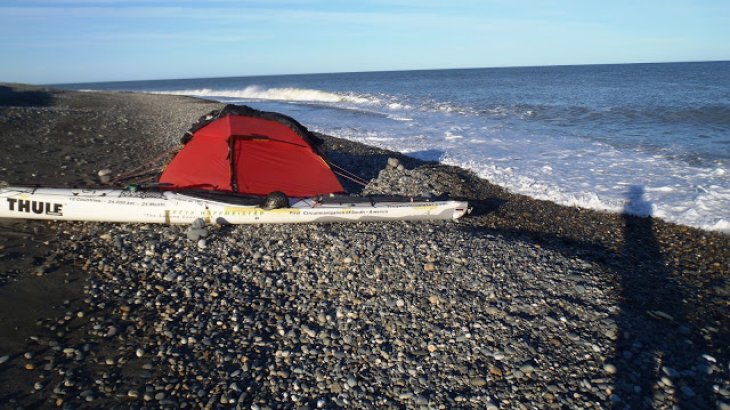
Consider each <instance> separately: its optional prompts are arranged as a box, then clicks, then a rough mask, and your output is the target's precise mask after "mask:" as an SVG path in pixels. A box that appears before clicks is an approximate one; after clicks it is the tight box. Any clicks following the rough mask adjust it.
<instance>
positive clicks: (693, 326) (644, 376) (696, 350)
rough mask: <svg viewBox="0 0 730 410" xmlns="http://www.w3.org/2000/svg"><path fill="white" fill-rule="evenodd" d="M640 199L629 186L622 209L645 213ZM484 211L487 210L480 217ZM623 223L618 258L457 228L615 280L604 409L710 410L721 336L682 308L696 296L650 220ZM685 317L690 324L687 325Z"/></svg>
mask: <svg viewBox="0 0 730 410" xmlns="http://www.w3.org/2000/svg"><path fill="white" fill-rule="evenodd" d="M643 193H644V190H643V187H640V186H635V187H632V188H631V189H630V192H629V193H628V199H629V204H628V205H627V208H628V207H629V206H630V207H631V208H632V209H633V210H637V209H645V210H647V212H646V213H647V214H648V213H650V210H651V204H649V203H648V202H646V201H645V200H644V199H643ZM480 202H484V201H476V202H475V205H477V204H479V203H480ZM482 206H485V205H484V204H482V205H481V206H480V205H477V209H479V208H481V207H482ZM497 206H500V205H497ZM488 211H489V207H488V206H486V207H485V209H483V210H481V212H488ZM623 220H624V231H623V234H624V246H623V249H622V250H621V251H618V252H617V251H616V250H613V249H609V248H607V247H606V246H604V245H603V244H601V243H598V242H590V241H580V240H576V239H573V238H569V237H564V236H561V235H556V234H552V233H547V232H540V231H531V230H527V229H519V228H514V229H503V228H484V227H480V226H465V227H463V228H462V229H464V230H466V231H469V232H471V233H472V234H475V235H480V234H484V233H490V234H496V235H501V236H503V237H505V238H507V239H510V240H519V241H524V242H529V243H535V244H539V246H540V247H541V248H544V249H548V250H552V251H555V252H559V253H561V254H562V255H563V256H565V257H568V258H580V259H582V260H585V261H587V262H592V263H596V264H598V265H600V266H602V267H603V268H604V269H605V270H606V271H608V272H613V273H615V274H616V278H617V279H618V280H619V285H620V286H619V287H618V288H619V292H620V293H619V300H618V301H617V305H618V306H617V307H618V311H617V313H616V314H615V316H614V320H615V322H616V325H617V328H618V334H617V335H616V336H615V337H616V339H615V340H614V341H613V343H614V346H615V354H614V356H613V357H609V358H607V361H606V363H608V364H611V365H613V366H615V374H613V376H609V377H612V378H613V380H614V389H613V392H614V394H615V396H614V397H613V398H612V401H613V403H612V404H613V406H612V407H615V408H656V407H664V406H667V404H669V407H672V405H671V404H675V405H676V406H677V408H690V409H691V408H712V407H713V406H714V405H715V404H716V403H715V402H716V399H715V395H714V393H713V387H712V386H713V384H715V383H716V380H714V377H713V376H712V369H711V368H712V365H713V364H714V362H715V361H716V362H717V365H719V366H722V365H723V364H724V363H727V362H728V360H730V357H728V355H727V351H726V340H724V339H723V338H724V336H723V335H724V334H725V332H726V330H723V329H719V331H717V330H716V331H715V333H714V334H713V333H712V332H709V331H708V329H712V328H713V326H714V324H713V319H714V318H712V317H702V316H700V317H699V318H698V315H697V314H696V312H694V310H695V309H697V307H695V306H694V305H691V303H690V302H687V300H686V299H688V297H689V296H690V293H689V292H696V291H697V290H695V289H690V288H686V286H684V287H683V286H682V285H681V284H680V283H679V282H678V280H677V279H675V277H674V276H673V275H674V274H676V273H673V272H672V270H671V269H670V268H669V267H668V266H667V264H666V263H665V260H664V257H663V255H662V251H661V246H660V244H659V242H658V240H657V237H656V235H655V232H654V229H653V219H652V218H651V217H639V216H632V215H627V214H624V215H623ZM693 313H694V314H693ZM689 317H692V318H694V321H693V322H690V321H689V320H688V319H689ZM705 355H710V356H712V357H709V358H708V357H707V356H705ZM604 371H605V373H609V374H610V373H611V371H610V370H609V371H606V370H605V369H604ZM599 373H600V374H597V375H596V377H599V378H600V377H605V376H604V375H605V373H602V372H601V370H599ZM670 403H671V404H670Z"/></svg>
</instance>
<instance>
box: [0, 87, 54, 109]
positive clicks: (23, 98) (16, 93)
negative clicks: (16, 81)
mask: <svg viewBox="0 0 730 410" xmlns="http://www.w3.org/2000/svg"><path fill="white" fill-rule="evenodd" d="M52 102H53V95H51V94H50V93H47V92H44V91H30V90H28V91H20V90H18V89H16V88H13V87H8V86H0V107H8V106H41V107H45V106H48V105H51V103H52Z"/></svg>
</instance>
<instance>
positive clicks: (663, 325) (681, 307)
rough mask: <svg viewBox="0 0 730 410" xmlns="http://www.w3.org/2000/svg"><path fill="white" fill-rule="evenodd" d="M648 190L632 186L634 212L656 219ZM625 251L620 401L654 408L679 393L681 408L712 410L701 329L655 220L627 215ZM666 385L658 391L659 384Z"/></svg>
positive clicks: (617, 358)
mask: <svg viewBox="0 0 730 410" xmlns="http://www.w3.org/2000/svg"><path fill="white" fill-rule="evenodd" d="M643 197H644V188H643V186H632V187H630V189H629V192H628V194H627V199H628V203H627V204H626V207H625V208H624V209H625V210H628V209H629V208H631V209H633V210H634V211H635V212H636V211H638V212H639V213H641V214H646V215H651V204H650V203H648V202H646V201H645V200H644V198H643ZM623 219H624V248H623V253H622V254H621V255H620V257H621V258H622V259H623V261H622V262H623V263H622V268H621V269H618V270H617V273H618V275H619V279H620V281H621V296H622V298H621V301H620V305H619V308H620V311H619V314H618V317H617V319H616V321H617V324H618V327H619V337H618V340H617V343H616V356H615V357H614V358H613V360H612V363H613V364H614V365H615V366H616V375H615V378H616V379H615V380H616V387H617V390H618V391H619V392H620V393H619V394H621V398H622V399H623V400H624V401H626V402H628V403H631V404H635V405H638V406H642V407H643V406H648V407H651V406H655V405H657V404H659V403H661V402H665V400H666V399H667V398H665V397H663V396H664V395H665V392H666V391H667V390H668V389H666V388H667V387H673V389H674V391H675V392H674V395H673V396H674V402H675V403H676V404H677V405H678V406H679V407H680V408H695V407H697V408H705V407H707V406H711V405H712V401H710V402H708V401H706V400H708V399H710V398H711V397H712V387H711V380H702V378H703V376H707V375H706V374H704V375H703V374H696V372H697V371H698V370H699V373H702V370H703V369H702V366H700V365H701V360H702V357H701V356H702V354H703V353H706V352H708V346H707V345H706V344H705V342H704V339H703V338H702V335H701V334H700V332H699V329H695V328H693V327H692V326H691V325H690V324H689V323H688V322H687V306H686V304H687V302H686V300H685V299H686V295H685V294H684V291H683V289H682V287H681V286H680V285H679V284H678V283H677V281H676V280H675V279H674V278H673V277H672V275H671V273H670V271H669V268H667V266H666V264H665V261H664V257H663V256H662V252H661V247H660V245H659V242H658V241H657V238H656V235H655V233H654V229H653V219H652V218H651V217H639V216H632V215H629V214H627V213H626V212H624V215H623ZM659 383H660V384H662V385H663V387H664V388H661V387H662V386H658V384H659Z"/></svg>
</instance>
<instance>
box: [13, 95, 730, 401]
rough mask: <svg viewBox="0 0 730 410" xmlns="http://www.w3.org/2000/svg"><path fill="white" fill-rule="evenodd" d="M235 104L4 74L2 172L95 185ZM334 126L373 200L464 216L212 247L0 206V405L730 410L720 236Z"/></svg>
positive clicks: (213, 231)
mask: <svg viewBox="0 0 730 410" xmlns="http://www.w3.org/2000/svg"><path fill="white" fill-rule="evenodd" d="M221 107H222V105H221V104H219V103H216V102H211V101H206V100H202V99H196V98H191V97H182V96H168V95H147V94H132V93H91V92H72V91H60V90H54V89H45V88H39V87H32V86H24V85H17V84H0V146H2V147H3V148H2V151H1V152H0V183H9V184H19V183H39V184H44V185H62V186H83V185H96V184H97V181H96V175H97V172H98V171H99V170H101V169H106V168H109V169H112V170H114V171H121V170H124V169H128V168H131V167H134V166H136V165H138V164H140V163H143V162H145V161H147V160H150V159H151V158H154V157H156V156H158V155H159V154H161V153H163V152H164V151H166V150H169V149H171V148H173V147H175V146H177V144H179V139H180V137H181V136H182V135H183V133H184V132H185V130H187V129H188V128H189V126H190V125H191V124H192V123H193V122H195V120H197V119H198V118H199V117H200V116H201V115H204V114H206V113H208V112H210V111H211V110H214V109H219V108H221ZM304 125H305V126H306V125H307V124H304ZM321 137H322V138H323V139H324V140H325V145H324V148H325V151H326V153H327V155H328V157H329V158H330V159H332V160H333V161H334V162H335V163H337V164H338V165H340V166H343V167H345V168H347V169H349V170H351V171H353V172H354V173H356V174H358V175H360V176H362V177H363V178H365V179H367V180H374V181H373V182H371V184H369V185H368V187H366V188H365V191H364V192H365V193H376V192H381V193H382V192H385V193H399V194H407V195H419V194H421V193H424V192H427V193H431V194H434V195H442V194H447V195H449V196H451V197H454V198H457V199H465V200H468V201H469V202H470V205H471V206H472V207H473V211H472V213H471V215H469V216H467V217H464V218H463V219H461V220H459V221H457V222H394V223H353V224H306V225H260V226H208V227H206V229H207V233H208V235H207V236H206V237H205V238H203V239H200V240H191V239H189V238H188V235H187V232H188V230H189V227H187V226H165V225H142V224H103V223H102V224H97V223H71V222H39V221H20V220H1V221H0V404H1V405H0V407H3V408H64V409H74V408H134V409H137V408H206V409H214V408H246V409H249V408H250V409H279V408H302V409H310V408H325V409H330V408H409V409H410V408H419V409H421V408H423V409H452V408H478V409H533V408H556V409H557V408H595V409H603V408H617V409H623V408H632V409H639V408H658V409H671V408H690V409H691V408H698V409H705V408H707V409H715V408H716V409H723V410H727V409H730V343H728V341H729V340H730V236H728V235H727V234H723V233H719V232H708V231H703V230H699V229H695V228H689V227H685V226H681V225H675V224H670V223H667V222H663V221H661V220H658V219H652V218H642V217H636V216H627V215H621V214H611V213H602V212H598V211H592V210H586V209H581V208H575V207H565V206H560V205H557V204H554V203H551V202H547V201H538V200H534V199H531V198H528V197H526V196H521V195H515V194H511V193H509V192H507V191H505V190H504V189H502V188H500V187H498V186H496V185H493V184H491V183H490V182H489V181H486V180H483V179H480V178H478V177H477V176H475V175H474V174H473V173H471V172H469V171H466V170H463V169H461V168H457V167H451V166H445V165H441V164H438V163H434V162H424V161H420V160H417V159H414V158H409V157H405V156H403V155H401V154H399V153H396V152H390V151H386V150H383V149H379V148H375V147H370V146H366V145H362V144H359V143H356V142H352V141H348V140H343V139H338V138H334V137H330V136H326V135H321ZM389 158H394V159H396V160H397V161H398V163H400V164H401V165H403V167H402V168H401V169H398V168H397V167H396V168H394V167H389V166H388V162H389ZM391 162H392V161H391ZM346 186H347V187H348V188H349V189H350V190H351V191H352V192H355V193H360V192H361V190H362V188H361V187H357V186H353V185H352V184H349V183H346Z"/></svg>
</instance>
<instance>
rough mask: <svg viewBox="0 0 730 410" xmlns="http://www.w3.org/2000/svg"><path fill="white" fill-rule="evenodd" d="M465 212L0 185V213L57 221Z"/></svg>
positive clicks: (447, 206) (445, 216)
mask: <svg viewBox="0 0 730 410" xmlns="http://www.w3.org/2000/svg"><path fill="white" fill-rule="evenodd" d="M211 197H213V198H211ZM246 202H248V204H247V203H246ZM254 202H256V201H254ZM467 211H468V203H467V202H464V201H452V200H445V201H440V200H434V201H429V200H408V199H398V200H388V199H386V200H375V199H370V198H367V197H362V198H360V197H347V196H341V197H335V198H289V207H285V208H279V209H268V210H267V209H263V208H262V207H261V205H259V204H256V203H255V204H251V199H250V198H249V199H248V201H243V200H237V199H236V198H235V197H233V196H231V195H221V196H219V197H215V195H206V197H201V196H200V195H196V194H190V193H182V192H172V191H156V190H152V191H150V190H137V191H133V190H124V189H64V188H34V187H13V186H6V187H2V188H0V218H25V219H45V220H59V221H94V222H121V223H125V222H129V223H163V224H190V223H192V222H193V221H194V220H195V219H198V218H203V219H204V220H205V221H206V222H207V223H215V224H221V225H224V224H264V223H312V222H358V221H392V220H403V221H412V220H439V219H440V220H454V219H457V218H460V217H462V216H463V215H464V214H465V213H466V212H467Z"/></svg>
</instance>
